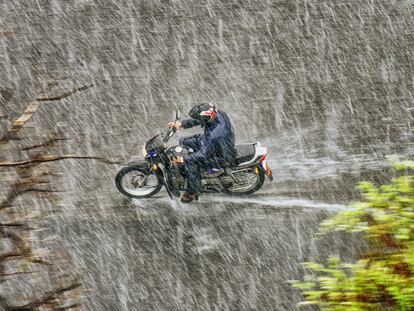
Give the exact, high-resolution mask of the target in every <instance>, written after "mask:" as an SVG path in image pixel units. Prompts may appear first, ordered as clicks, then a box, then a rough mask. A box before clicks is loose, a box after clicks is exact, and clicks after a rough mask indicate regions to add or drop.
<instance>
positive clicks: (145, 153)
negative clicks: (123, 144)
mask: <svg viewBox="0 0 414 311" xmlns="http://www.w3.org/2000/svg"><path fill="white" fill-rule="evenodd" d="M142 156H143V157H144V158H145V157H146V156H147V150H146V149H145V144H144V146H142Z"/></svg>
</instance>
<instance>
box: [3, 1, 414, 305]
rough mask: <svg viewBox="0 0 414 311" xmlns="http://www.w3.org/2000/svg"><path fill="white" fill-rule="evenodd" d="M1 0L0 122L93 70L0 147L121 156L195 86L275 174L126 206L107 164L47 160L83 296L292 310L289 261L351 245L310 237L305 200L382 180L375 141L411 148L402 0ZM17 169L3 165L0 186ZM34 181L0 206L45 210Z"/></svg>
mask: <svg viewBox="0 0 414 311" xmlns="http://www.w3.org/2000/svg"><path fill="white" fill-rule="evenodd" d="M0 11H1V12H2V18H1V19H0V59H1V62H0V72H1V74H0V126H1V132H2V134H3V132H6V130H7V129H9V128H10V127H11V123H12V122H13V121H14V120H15V119H17V118H18V117H20V116H21V115H22V113H23V111H24V110H25V109H26V107H27V106H28V105H29V104H30V103H31V102H33V100H34V99H35V98H36V97H38V96H39V94H40V93H46V94H48V95H50V96H51V97H53V95H54V94H61V93H64V92H65V91H67V90H70V89H74V88H76V87H79V86H82V85H89V84H93V85H94V87H92V88H90V89H87V90H83V91H81V92H78V93H76V94H74V95H73V96H70V97H68V98H66V99H64V100H62V101H59V102H58V101H48V102H43V103H42V105H40V106H39V108H38V109H37V111H36V113H35V114H34V115H33V117H32V118H31V120H30V122H29V123H28V124H27V126H25V127H24V128H23V130H22V131H21V133H20V137H21V138H22V140H21V141H14V142H13V143H12V144H11V145H8V147H7V148H6V147H4V146H3V147H1V148H0V150H1V151H2V153H1V155H0V160H1V161H3V160H4V161H6V160H7V161H18V160H24V159H27V158H31V157H32V156H34V155H36V150H26V151H17V149H21V148H22V147H24V146H27V145H30V144H32V145H33V144H38V143H40V142H41V139H40V138H39V137H45V136H47V135H48V133H49V132H50V131H52V132H53V133H58V134H59V137H64V138H65V139H67V140H64V141H63V140H62V141H58V143H56V144H55V145H53V146H51V147H50V148H49V149H48V153H49V154H52V155H56V154H76V155H86V156H98V157H104V158H107V159H111V160H126V159H128V158H130V157H133V156H136V155H138V156H139V150H140V148H139V147H140V145H141V144H142V143H144V141H146V139H147V138H148V137H150V136H153V135H154V134H155V133H156V132H157V131H158V129H159V128H161V127H163V126H164V124H165V123H166V122H167V121H169V119H170V118H171V112H172V111H173V110H174V109H175V108H176V107H181V108H182V109H183V110H184V111H187V110H189V108H190V107H191V105H192V103H194V102H200V101H214V102H215V103H217V105H218V106H219V107H220V108H222V109H223V110H225V111H227V112H228V113H229V115H230V117H231V118H232V120H233V121H234V126H235V131H236V136H237V139H238V141H239V142H247V141H260V142H262V143H264V144H265V145H266V146H267V147H268V148H269V150H270V160H271V165H272V167H273V169H274V171H275V176H276V180H275V182H274V183H273V184H272V185H269V184H268V185H267V186H266V188H265V189H264V190H263V191H262V192H261V196H260V195H259V196H256V197H253V198H252V199H251V200H250V201H249V202H253V203H251V204H250V203H249V204H250V205H251V206H248V203H240V201H237V202H235V201H231V200H228V199H223V200H222V202H220V201H214V200H212V198H208V197H207V198H206V201H205V202H206V203H205V204H204V203H203V204H200V206H201V207H200V208H197V207H196V208H194V209H191V208H190V212H189V211H188V210H185V211H183V212H180V209H172V207H171V206H170V203H167V202H166V201H164V200H163V199H161V198H158V199H156V200H154V201H151V202H149V203H148V202H146V203H143V204H144V205H145V206H136V205H132V207H131V206H130V204H129V202H125V201H123V198H122V196H121V195H119V194H118V193H116V190H115V188H114V185H113V177H114V174H115V173H116V171H117V169H119V166H116V165H109V164H107V163H103V162H94V161H83V160H62V161H59V162H54V163H51V164H49V165H53V166H54V169H56V170H57V171H59V172H60V176H59V177H54V176H50V178H51V179H52V180H54V182H53V187H54V188H55V189H56V190H59V191H62V192H61V193H60V194H56V195H57V196H59V200H58V202H59V206H60V207H59V210H60V213H59V214H57V215H54V214H53V215H49V218H48V221H47V223H48V227H49V231H50V233H51V234H52V233H53V232H60V233H61V234H60V237H59V239H60V241H61V242H60V243H61V246H63V247H67V248H68V249H69V250H70V252H71V255H72V256H73V257H74V264H76V265H77V266H78V267H79V268H80V269H81V271H83V272H84V273H83V274H82V275H83V280H82V281H83V283H84V285H85V287H86V288H90V289H91V290H92V292H89V291H88V292H87V294H85V295H86V298H85V302H84V306H85V309H86V310H133V309H135V308H137V309H140V310H141V309H142V310H152V309H169V310H173V309H177V310H214V309H218V310H226V309H228V310H254V309H257V310H272V309H273V310H294V308H295V307H294V306H295V304H296V303H297V302H299V301H300V296H299V295H298V293H297V292H294V291H293V290H292V289H291V288H290V287H289V285H287V283H286V280H288V279H292V278H295V277H296V278H297V277H301V276H302V275H303V270H302V268H301V267H300V265H299V262H301V261H305V260H308V259H312V258H318V257H320V256H322V257H323V256H324V255H325V254H330V253H340V254H341V255H342V256H344V257H345V258H348V259H350V258H352V256H354V254H355V253H356V252H358V251H359V248H360V246H358V245H359V244H358V243H355V244H356V245H355V246H354V248H352V247H348V248H344V246H343V245H346V243H350V244H353V241H354V240H353V238H352V239H351V238H345V237H341V240H339V239H338V238H336V239H335V238H334V237H332V239H333V240H331V242H332V243H327V244H326V247H321V248H318V247H317V246H315V245H313V244H312V243H314V239H313V237H312V235H313V233H314V232H315V230H316V228H317V225H318V223H319V222H320V221H321V219H322V218H323V217H326V216H327V215H328V212H323V211H321V209H320V208H319V207H321V206H323V207H327V206H328V207H329V205H328V204H325V205H324V204H322V205H321V204H317V203H315V202H314V201H315V200H317V201H328V202H330V203H343V202H347V201H348V200H349V199H353V198H355V196H357V195H358V193H357V192H356V191H355V190H354V185H355V182H357V181H358V180H361V179H371V180H374V181H381V180H384V179H387V178H389V173H388V168H387V167H388V165H387V163H386V162H385V156H386V155H397V156H400V157H409V156H411V155H413V154H414V148H413V140H412V139H413V132H412V122H413V111H414V109H413V104H412V94H413V91H414V84H413V77H412V73H413V70H412V68H413V65H414V57H413V55H414V54H413V49H414V46H413V45H414V44H413V42H414V41H413V38H412V33H411V32H410V30H411V29H413V26H414V25H413V23H414V21H413V19H412V18H411V16H412V14H413V13H414V12H413V6H412V5H411V1H402V0H398V1H397V0H394V1H389V0H388V1H385V0H384V1H376V2H375V3H374V2H372V1H366V0H349V1H341V2H338V1H325V0H323V1H321V0H318V1H316V0H308V1H299V0H279V1H237V0H233V1H231V0H226V1H216V0H208V1H198V0H197V1H196V0H191V1H173V0H171V1H161V0H151V1H150V0H148V1H146V0H141V1H135V0H134V1H133V0H119V1H111V0H100V1H97V0H73V1H64V0H36V1H18V0H7V1H2V2H1V3H0ZM181 135H182V134H181ZM22 145H24V146H22ZM3 151H4V152H3ZM17 176H18V175H16V174H15V173H14V171H13V168H9V169H5V170H4V171H3V172H2V180H3V181H2V182H3V183H4V185H5V186H4V187H3V188H2V190H0V191H1V194H2V195H3V194H4V195H7V191H9V190H10V185H12V184H13V183H14V182H15V179H16V178H18V177H17ZM34 195H35V194H33V193H31V194H30V193H27V194H25V197H24V198H23V199H22V200H21V201H17V202H16V204H17V205H20V207H21V206H23V205H24V204H26V203H27V204H32V203H33V202H35V203H36V204H37V206H38V209H39V210H40V211H43V212H45V211H46V212H45V213H47V211H48V210H49V208H50V204H52V203H45V202H44V201H42V200H41V199H36V200H33V198H32V196H34ZM264 195H267V196H268V198H267V199H266V200H263V196H264ZM286 196H290V197H293V198H297V200H296V199H295V200H293V199H287V198H286ZM25 200H26V201H25ZM306 200H313V201H306ZM25 202H26V203H25ZM28 202H29V203H28ZM209 202H210V203H209ZM257 202H261V203H257ZM269 202H270V203H269ZM298 202H299V203H298ZM52 205H53V204H52ZM147 205H148V206H147ZM128 206H129V207H130V208H132V210H131V209H127V207H128ZM269 206H271V207H272V208H269ZM115 207H119V208H115ZM282 207H287V208H286V209H284V210H283V211H280V209H281V208H282ZM204 208H205V209H210V208H211V211H204ZM274 209H275V210H276V211H274ZM266 211H267V212H266ZM268 211H271V212H268ZM188 213H189V214H190V215H189V214H188ZM203 230H204V231H203ZM204 237H205V238H204ZM343 239H345V241H347V242H343ZM200 241H202V242H200ZM203 241H204V242H203ZM206 241H207V242H206ZM344 243H345V244H344ZM312 245H313V246H312ZM311 250H312V251H311ZM282 255H285V256H282ZM6 285H7V284H6ZM3 286H4V284H3ZM249 297H251V298H249Z"/></svg>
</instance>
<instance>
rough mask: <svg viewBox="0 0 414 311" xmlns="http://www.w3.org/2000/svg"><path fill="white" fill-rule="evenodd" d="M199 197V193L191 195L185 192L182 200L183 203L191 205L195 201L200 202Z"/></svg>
mask: <svg viewBox="0 0 414 311" xmlns="http://www.w3.org/2000/svg"><path fill="white" fill-rule="evenodd" d="M198 195H199V194H198V193H190V192H187V191H185V192H184V193H183V195H182V196H181V199H180V200H181V202H183V203H190V202H192V201H194V200H196V201H198Z"/></svg>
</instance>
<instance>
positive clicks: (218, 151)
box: [168, 103, 236, 203]
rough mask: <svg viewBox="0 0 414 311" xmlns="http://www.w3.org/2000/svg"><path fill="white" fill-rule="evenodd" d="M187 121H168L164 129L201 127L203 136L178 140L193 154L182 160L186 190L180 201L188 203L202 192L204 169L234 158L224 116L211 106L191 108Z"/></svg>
mask: <svg viewBox="0 0 414 311" xmlns="http://www.w3.org/2000/svg"><path fill="white" fill-rule="evenodd" d="M189 116H190V119H186V120H183V121H182V122H179V121H177V122H175V123H174V122H170V123H168V127H170V128H172V127H175V128H176V129H177V130H178V129H180V128H183V129H187V128H191V127H193V126H197V125H201V127H203V128H204V133H203V134H196V135H193V136H189V137H183V138H181V139H180V145H185V146H187V147H189V148H192V149H193V150H194V152H192V153H190V154H189V155H187V156H185V157H184V166H185V170H186V174H187V185H186V190H185V192H184V193H183V195H182V196H181V202H184V203H188V202H191V201H193V200H194V199H196V200H197V199H198V195H199V194H200V193H201V192H202V189H203V187H202V183H201V179H202V173H203V171H206V170H208V169H212V168H218V167H220V165H221V164H223V163H225V162H229V161H232V160H233V159H234V158H235V157H236V150H235V139H234V132H233V126H232V124H231V122H230V119H229V117H228V116H227V114H226V113H225V112H223V111H221V110H217V108H216V106H215V105H214V104H211V103H202V104H198V105H196V106H194V107H193V108H192V109H191V110H190V112H189Z"/></svg>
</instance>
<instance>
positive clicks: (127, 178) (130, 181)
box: [115, 165, 162, 199]
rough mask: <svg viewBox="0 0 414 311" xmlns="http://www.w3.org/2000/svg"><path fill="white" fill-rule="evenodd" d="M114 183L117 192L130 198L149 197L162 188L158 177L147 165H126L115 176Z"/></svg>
mask: <svg viewBox="0 0 414 311" xmlns="http://www.w3.org/2000/svg"><path fill="white" fill-rule="evenodd" d="M115 185H116V187H117V189H118V190H119V192H121V193H122V194H125V195H126V196H128V197H130V198H136V199H140V198H149V197H151V196H153V195H154V194H156V193H157V192H158V191H160V189H161V188H162V183H161V182H160V180H159V179H158V177H157V176H156V175H155V174H154V172H152V171H151V170H150V169H149V168H148V167H143V166H136V165H134V166H127V167H124V168H122V169H121V170H120V171H119V172H118V174H116V177H115Z"/></svg>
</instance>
